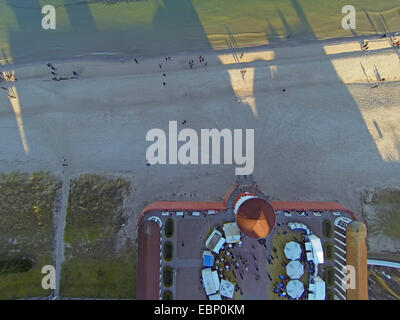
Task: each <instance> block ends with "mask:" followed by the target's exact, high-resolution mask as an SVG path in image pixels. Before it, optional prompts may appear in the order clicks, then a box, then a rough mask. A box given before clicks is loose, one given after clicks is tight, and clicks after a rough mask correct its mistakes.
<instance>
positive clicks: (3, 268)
mask: <svg viewBox="0 0 400 320" xmlns="http://www.w3.org/2000/svg"><path fill="white" fill-rule="evenodd" d="M32 266H33V262H32V261H31V260H29V259H26V258H20V259H10V260H7V261H0V275H5V274H9V273H20V272H28V271H29V270H30V269H31V268H32Z"/></svg>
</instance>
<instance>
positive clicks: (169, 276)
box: [163, 267, 174, 288]
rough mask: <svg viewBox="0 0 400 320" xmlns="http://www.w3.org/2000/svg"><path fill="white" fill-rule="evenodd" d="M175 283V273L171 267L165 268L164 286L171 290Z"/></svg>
mask: <svg viewBox="0 0 400 320" xmlns="http://www.w3.org/2000/svg"><path fill="white" fill-rule="evenodd" d="M173 281H174V273H173V271H172V268H171V267H165V268H164V270H163V283H164V286H165V287H167V288H169V287H171V286H172V283H173Z"/></svg>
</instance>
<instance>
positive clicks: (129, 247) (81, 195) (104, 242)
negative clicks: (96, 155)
mask: <svg viewBox="0 0 400 320" xmlns="http://www.w3.org/2000/svg"><path fill="white" fill-rule="evenodd" d="M129 196H130V192H129V183H128V182H126V181H125V180H123V179H121V178H115V177H105V176H99V175H94V174H85V175H82V176H80V177H78V178H77V179H75V180H73V181H72V186H71V189H70V195H69V199H68V208H67V217H66V229H65V235H64V240H65V261H64V263H63V268H62V274H61V287H60V294H61V295H62V296H68V297H69V296H71V297H82V296H83V297H98V298H100V297H103V298H105V297H110V298H118V297H120V298H134V297H135V296H136V249H135V246H134V245H133V244H131V243H130V242H128V241H127V240H126V238H125V237H123V236H121V232H119V231H120V230H121V228H122V224H123V223H125V218H124V216H123V214H124V213H125V212H124V211H125V210H126V209H125V208H124V201H125V199H128V197H129ZM122 233H123V232H122Z"/></svg>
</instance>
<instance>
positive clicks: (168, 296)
mask: <svg viewBox="0 0 400 320" xmlns="http://www.w3.org/2000/svg"><path fill="white" fill-rule="evenodd" d="M173 297H174V296H173V294H172V292H171V291H169V290H167V291H164V293H163V296H162V299H163V300H173Z"/></svg>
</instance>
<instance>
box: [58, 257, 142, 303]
mask: <svg viewBox="0 0 400 320" xmlns="http://www.w3.org/2000/svg"><path fill="white" fill-rule="evenodd" d="M132 258H133V257H132ZM135 287H136V263H135V260H133V259H129V258H128V257H125V258H108V259H106V258H103V259H101V260H98V259H92V258H86V259H85V258H81V259H79V258H76V259H73V260H70V261H68V262H67V263H64V265H63V269H62V285H61V289H62V296H66V297H70V296H71V297H92V298H93V297H98V298H100V297H101V298H105V297H108V298H131V297H135V294H136V293H135V290H136V289H135Z"/></svg>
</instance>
